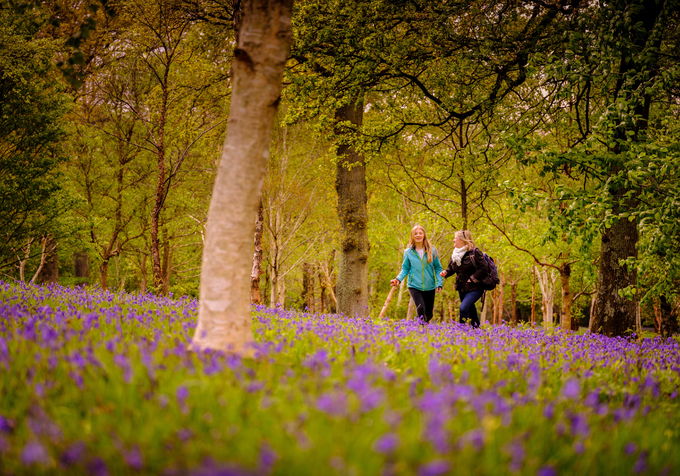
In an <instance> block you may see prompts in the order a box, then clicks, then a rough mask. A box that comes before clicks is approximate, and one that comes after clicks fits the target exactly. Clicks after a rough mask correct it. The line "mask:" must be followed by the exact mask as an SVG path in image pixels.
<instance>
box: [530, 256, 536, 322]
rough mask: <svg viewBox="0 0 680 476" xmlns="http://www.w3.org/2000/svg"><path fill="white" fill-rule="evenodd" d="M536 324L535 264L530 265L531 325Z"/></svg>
mask: <svg viewBox="0 0 680 476" xmlns="http://www.w3.org/2000/svg"><path fill="white" fill-rule="evenodd" d="M534 325H536V266H532V267H531V327H534Z"/></svg>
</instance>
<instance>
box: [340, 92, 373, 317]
mask: <svg viewBox="0 0 680 476" xmlns="http://www.w3.org/2000/svg"><path fill="white" fill-rule="evenodd" d="M363 116H364V104H363V101H362V100H360V99H357V100H355V101H351V102H350V103H349V104H347V105H345V106H343V107H341V108H340V109H338V110H337V112H336V119H337V120H338V121H349V122H350V123H351V125H352V127H354V128H356V129H358V128H360V127H361V124H362V122H363ZM340 135H349V134H346V133H344V132H340ZM348 142H349V141H348V140H344V141H343V142H342V143H341V144H340V145H339V146H338V165H337V169H336V174H337V175H336V182H335V188H336V190H337V193H338V217H339V218H340V224H341V226H342V237H341V240H340V241H341V244H342V251H341V253H340V263H339V265H338V286H337V292H336V296H337V299H338V312H339V313H342V314H344V315H346V316H351V317H354V316H359V317H366V316H368V251H369V244H368V228H367V225H368V207H367V203H368V198H367V194H366V161H365V160H364V157H363V156H362V155H361V154H359V153H358V152H357V150H356V149H355V148H354V147H352V146H351V145H350V144H349V143H348Z"/></svg>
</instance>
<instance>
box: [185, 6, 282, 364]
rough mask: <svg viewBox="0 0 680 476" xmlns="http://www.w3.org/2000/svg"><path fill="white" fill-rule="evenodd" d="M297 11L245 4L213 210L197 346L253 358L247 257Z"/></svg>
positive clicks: (214, 191) (204, 263) (202, 276)
mask: <svg viewBox="0 0 680 476" xmlns="http://www.w3.org/2000/svg"><path fill="white" fill-rule="evenodd" d="M292 7H293V0H279V1H274V0H250V1H246V2H244V3H243V6H242V26H241V30H240V33H239V42H238V47H237V48H236V50H235V51H234V62H233V66H232V69H233V87H232V95H231V110H230V112H229V120H228V125H227V136H226V139H225V142H224V149H223V152H222V158H221V160H220V165H219V169H218V172H217V177H216V179H215V185H214V188H213V196H212V199H211V201H210V208H209V211H208V222H207V229H206V242H205V247H204V251H203V266H202V273H201V287H200V300H199V313H198V325H197V327H196V332H195V334H194V338H193V341H192V343H193V346H194V347H195V348H199V349H216V350H217V349H218V350H231V351H233V352H237V353H240V354H243V355H252V354H253V349H252V347H251V346H250V345H249V344H251V343H252V342H253V332H252V319H251V315H250V299H249V298H250V285H251V281H250V271H251V267H252V258H251V254H250V253H249V252H247V251H249V250H251V249H252V246H253V234H254V231H255V223H254V221H253V217H254V216H255V214H256V213H257V209H258V205H259V201H260V194H261V191H262V181H263V177H264V172H265V167H266V164H267V160H268V158H269V145H270V142H271V131H272V126H273V124H274V119H275V116H276V111H277V108H278V104H279V101H280V98H281V80H282V77H283V70H284V68H285V65H286V60H287V58H288V52H289V50H290V45H291V43H292V29H291V15H292Z"/></svg>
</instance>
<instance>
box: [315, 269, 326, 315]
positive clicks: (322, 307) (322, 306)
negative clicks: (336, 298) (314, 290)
mask: <svg viewBox="0 0 680 476" xmlns="http://www.w3.org/2000/svg"><path fill="white" fill-rule="evenodd" d="M317 279H318V280H319V289H320V293H319V312H320V313H322V314H323V313H325V312H327V309H326V307H327V304H326V289H327V288H328V284H327V283H326V277H325V276H324V274H323V272H322V271H321V270H319V273H318V274H317Z"/></svg>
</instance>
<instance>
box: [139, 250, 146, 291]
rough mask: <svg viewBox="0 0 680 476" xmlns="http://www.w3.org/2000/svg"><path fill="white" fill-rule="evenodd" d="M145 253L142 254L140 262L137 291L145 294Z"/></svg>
mask: <svg viewBox="0 0 680 476" xmlns="http://www.w3.org/2000/svg"><path fill="white" fill-rule="evenodd" d="M146 256H147V255H146V253H144V254H142V260H141V262H140V268H139V290H140V291H141V292H143V293H145V292H146V286H147V281H146Z"/></svg>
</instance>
